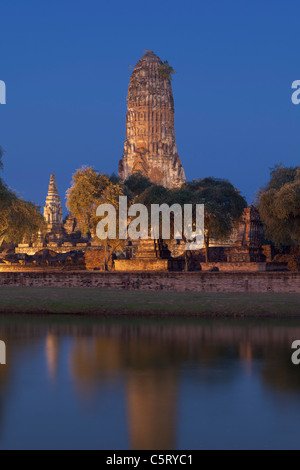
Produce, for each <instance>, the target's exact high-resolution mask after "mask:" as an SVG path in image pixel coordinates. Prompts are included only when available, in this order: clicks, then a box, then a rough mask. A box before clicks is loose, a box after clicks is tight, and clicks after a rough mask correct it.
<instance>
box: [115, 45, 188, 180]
mask: <svg viewBox="0 0 300 470" xmlns="http://www.w3.org/2000/svg"><path fill="white" fill-rule="evenodd" d="M171 73H172V68H171V67H170V66H169V64H168V63H167V62H165V63H163V62H162V61H161V60H160V58H159V57H157V55H155V54H154V53H153V52H152V51H148V52H147V53H146V54H145V55H144V56H143V57H142V58H141V59H140V60H139V61H138V63H137V64H136V66H135V68H134V70H133V72H132V74H131V77H130V82H129V88H128V96H127V115H126V140H125V144H124V152H123V156H122V159H121V160H120V163H119V175H120V177H121V179H122V180H126V179H127V178H128V177H129V176H130V175H131V174H133V173H141V174H143V175H144V176H146V177H147V178H149V179H150V180H151V181H153V182H154V183H156V184H160V185H163V186H165V187H167V188H175V187H180V186H181V185H182V184H183V183H184V182H185V174H184V170H183V166H182V164H181V161H180V158H179V155H178V151H177V146H176V141H175V128H174V99H173V93H172V86H171Z"/></svg>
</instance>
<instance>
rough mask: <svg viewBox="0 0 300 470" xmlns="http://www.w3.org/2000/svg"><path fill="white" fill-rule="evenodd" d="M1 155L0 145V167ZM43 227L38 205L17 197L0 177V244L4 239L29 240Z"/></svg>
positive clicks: (11, 240)
mask: <svg viewBox="0 0 300 470" xmlns="http://www.w3.org/2000/svg"><path fill="white" fill-rule="evenodd" d="M2 156H3V149H2V148H1V147H0V168H1V169H2V168H3V163H2ZM44 229H45V221H44V217H43V216H42V214H41V213H40V211H39V207H38V206H36V205H35V204H34V203H32V202H27V201H23V199H21V198H19V197H17V195H16V194H15V193H14V192H13V191H11V190H10V189H9V188H8V187H7V185H6V184H5V183H4V182H3V180H2V178H0V245H1V244H2V242H3V241H4V240H5V241H8V242H12V243H15V244H16V243H21V242H22V241H25V242H30V241H32V240H34V239H35V238H36V236H37V234H38V231H39V230H42V231H43V230H44Z"/></svg>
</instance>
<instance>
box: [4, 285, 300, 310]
mask: <svg viewBox="0 0 300 470" xmlns="http://www.w3.org/2000/svg"><path fill="white" fill-rule="evenodd" d="M0 313H53V314H56V313H73V314H74V313H77V314H105V315H112V314H117V315H119V314H133V315H138V314H150V315H151V314H152V315H155V314H166V315H208V316H214V315H215V316H250V317H258V316H259V317H260V316H271V317H278V316H280V317H291V316H299V317H300V294H277V293H201V292H199V293H197V292H162V291H132V290H128V291H127V290H106V289H93V288H80V289H77V288H63V287H61V288H57V287H23V288H21V287H0Z"/></svg>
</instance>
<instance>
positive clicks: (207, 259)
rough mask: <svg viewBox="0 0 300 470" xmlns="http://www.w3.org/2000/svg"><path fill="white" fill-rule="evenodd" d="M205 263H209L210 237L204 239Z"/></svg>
mask: <svg viewBox="0 0 300 470" xmlns="http://www.w3.org/2000/svg"><path fill="white" fill-rule="evenodd" d="M204 246H205V262H206V263H209V237H204Z"/></svg>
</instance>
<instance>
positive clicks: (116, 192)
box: [67, 167, 123, 267]
mask: <svg viewBox="0 0 300 470" xmlns="http://www.w3.org/2000/svg"><path fill="white" fill-rule="evenodd" d="M114 181H115V179H114V178H113V179H111V178H110V177H109V176H107V175H104V174H101V173H98V172H97V171H96V170H95V169H93V168H92V167H82V168H80V169H79V170H77V171H76V173H75V174H74V175H73V179H72V185H71V187H70V188H69V189H68V190H67V207H68V209H69V211H70V212H71V214H72V215H73V216H74V217H75V218H76V219H77V223H78V227H79V229H80V230H81V231H82V233H83V234H84V235H86V234H87V233H88V232H90V233H91V234H92V236H93V237H96V226H97V223H98V222H99V221H100V220H101V217H97V216H96V210H97V207H98V206H99V205H100V204H112V205H113V206H114V207H115V208H116V211H117V212H118V207H119V196H122V195H123V188H122V186H121V185H120V184H118V183H114ZM117 221H118V217H117ZM96 240H97V241H98V242H99V245H101V246H103V248H104V250H105V266H106V267H108V264H109V261H110V260H111V257H112V253H113V252H114V251H115V250H116V249H117V248H118V247H121V246H122V244H123V240H122V241H119V240H117V239H116V240H111V239H108V238H107V239H105V240H99V239H98V238H96Z"/></svg>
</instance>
